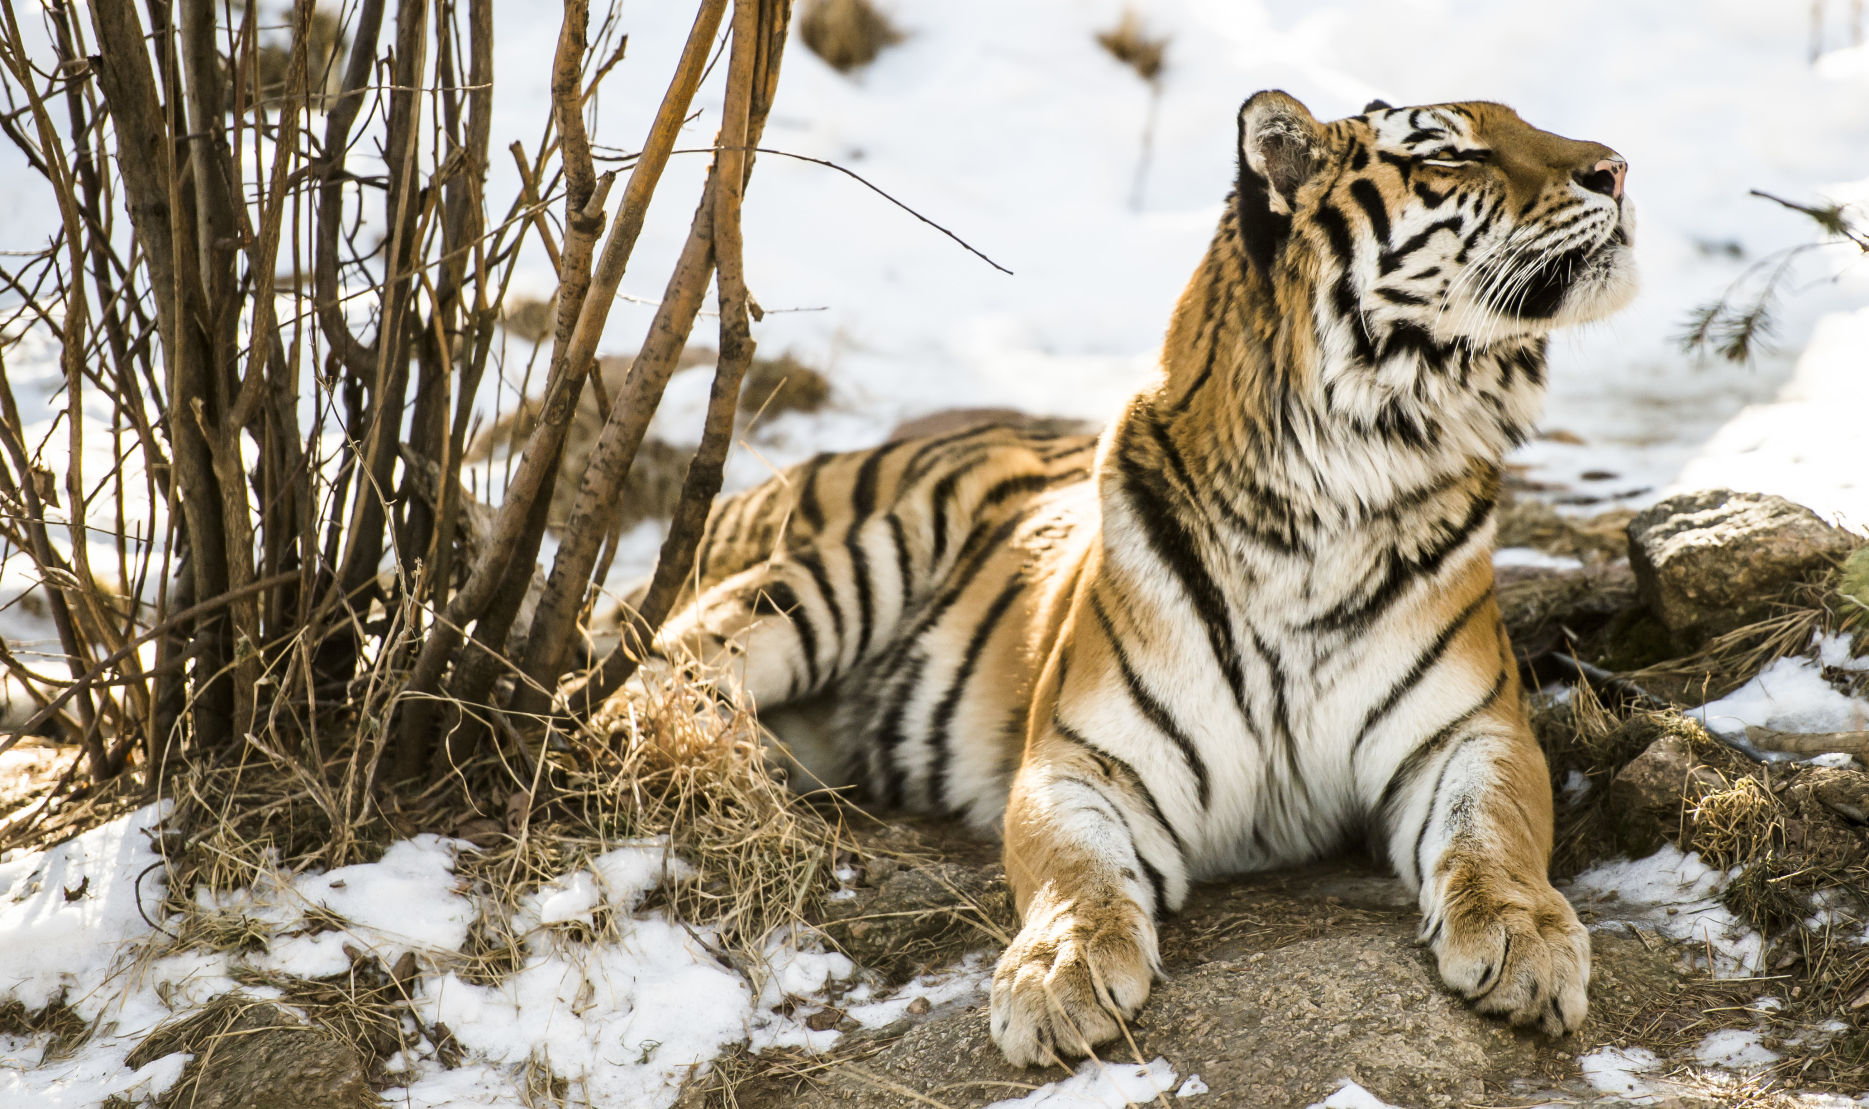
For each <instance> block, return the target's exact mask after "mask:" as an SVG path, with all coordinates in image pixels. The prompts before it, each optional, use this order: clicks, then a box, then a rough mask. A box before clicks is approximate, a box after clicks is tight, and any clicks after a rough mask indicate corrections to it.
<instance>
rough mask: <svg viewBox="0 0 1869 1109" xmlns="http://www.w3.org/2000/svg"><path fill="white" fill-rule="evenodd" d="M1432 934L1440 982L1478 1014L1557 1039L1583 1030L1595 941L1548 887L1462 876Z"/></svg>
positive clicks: (1430, 928)
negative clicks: (1497, 1017)
mask: <svg viewBox="0 0 1869 1109" xmlns="http://www.w3.org/2000/svg"><path fill="white" fill-rule="evenodd" d="M1426 927H1427V938H1428V940H1429V942H1430V944H1431V945H1432V947H1433V950H1434V955H1435V958H1436V959H1437V960H1438V961H1439V963H1440V970H1441V980H1442V981H1443V982H1446V983H1447V985H1448V986H1449V987H1450V988H1452V989H1453V990H1454V991H1455V992H1457V993H1459V994H1460V995H1461V996H1463V997H1465V998H1466V999H1467V1000H1469V1001H1471V1002H1473V1004H1474V1007H1475V1008H1477V1009H1479V1011H1480V1012H1482V1013H1492V1014H1495V1015H1498V1016H1503V1017H1505V1018H1506V1019H1508V1020H1510V1021H1511V1022H1512V1023H1513V1024H1517V1025H1526V1026H1531V1027H1535V1028H1537V1029H1539V1030H1540V1031H1542V1032H1544V1033H1546V1034H1547V1035H1551V1036H1561V1035H1563V1034H1564V1033H1566V1032H1574V1031H1576V1030H1577V1028H1578V1027H1579V1026H1581V1025H1582V1024H1583V1018H1584V1016H1585V1014H1586V1013H1587V1012H1588V1011H1589V1007H1590V1002H1589V997H1588V995H1587V990H1588V988H1589V985H1590V934H1589V933H1588V932H1586V931H1585V930H1584V927H1583V925H1582V924H1580V923H1578V921H1577V914H1576V912H1574V911H1573V910H1572V909H1571V907H1570V902H1568V901H1566V900H1564V898H1563V896H1562V895H1561V894H1559V893H1558V892H1557V891H1556V890H1554V889H1552V888H1551V886H1550V885H1549V884H1548V883H1546V882H1544V881H1542V880H1538V881H1536V882H1535V883H1520V882H1516V881H1512V880H1509V879H1503V880H1502V879H1500V878H1498V877H1497V876H1495V875H1486V874H1483V873H1482V874H1480V875H1472V874H1461V873H1459V872H1458V871H1456V873H1455V874H1454V876H1453V877H1452V878H1451V879H1450V880H1449V882H1448V884H1447V890H1446V892H1445V894H1444V895H1443V896H1442V899H1441V905H1440V909H1439V911H1438V912H1437V913H1436V914H1435V916H1434V917H1433V918H1430V921H1429V922H1428V924H1427V925H1426Z"/></svg>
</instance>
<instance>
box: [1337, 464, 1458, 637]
mask: <svg viewBox="0 0 1869 1109" xmlns="http://www.w3.org/2000/svg"><path fill="white" fill-rule="evenodd" d="M1492 511H1493V498H1492V497H1491V496H1488V495H1480V496H1475V497H1474V498H1473V499H1472V501H1470V502H1469V503H1468V505H1467V514H1466V516H1465V518H1463V519H1462V520H1461V521H1460V522H1459V523H1458V524H1456V525H1455V526H1454V529H1453V531H1452V532H1451V533H1450V534H1448V535H1447V536H1445V537H1444V538H1443V539H1442V540H1441V542H1440V543H1438V544H1436V545H1435V546H1433V547H1430V548H1428V549H1427V550H1425V551H1422V552H1421V553H1419V554H1417V555H1415V556H1414V557H1413V558H1405V557H1403V556H1402V555H1401V554H1400V553H1398V552H1397V551H1396V550H1394V549H1393V548H1391V549H1389V550H1388V551H1386V552H1384V557H1383V561H1384V563H1385V564H1386V566H1385V569H1384V572H1383V576H1382V580H1381V581H1380V582H1378V583H1377V585H1376V588H1375V589H1374V590H1372V591H1371V592H1370V594H1369V596H1367V597H1365V598H1363V599H1362V600H1360V601H1359V600H1355V599H1347V600H1345V601H1343V602H1342V603H1341V604H1339V605H1337V606H1336V607H1335V608H1332V609H1331V610H1330V611H1329V612H1326V613H1325V614H1324V615H1322V616H1320V617H1318V618H1317V619H1315V620H1313V621H1311V622H1310V623H1309V624H1308V625H1306V627H1307V628H1308V629H1310V630H1312V631H1318V630H1324V631H1346V630H1349V629H1351V628H1357V627H1361V626H1363V625H1365V624H1367V623H1368V622H1369V621H1370V620H1373V619H1374V618H1376V617H1377V616H1380V615H1381V614H1382V613H1383V612H1384V611H1386V610H1387V609H1388V607H1389V606H1390V605H1392V604H1394V603H1395V602H1396V600H1397V599H1399V598H1400V596H1401V594H1402V592H1403V590H1404V589H1405V588H1406V587H1407V586H1409V585H1410V584H1412V583H1413V582H1414V581H1415V580H1417V579H1419V578H1427V577H1432V576H1433V575H1434V573H1435V571H1437V570H1439V569H1440V568H1441V563H1443V562H1445V561H1447V557H1448V556H1449V555H1451V554H1453V553H1454V552H1455V551H1457V550H1459V549H1460V548H1461V547H1462V546H1464V545H1465V544H1466V542H1467V540H1469V539H1471V538H1472V537H1473V533H1474V532H1476V531H1478V530H1479V529H1480V527H1481V526H1482V525H1484V524H1485V523H1486V521H1487V519H1488V518H1490V517H1491V515H1492Z"/></svg>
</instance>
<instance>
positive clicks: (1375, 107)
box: [1363, 100, 1395, 115]
mask: <svg viewBox="0 0 1869 1109" xmlns="http://www.w3.org/2000/svg"><path fill="white" fill-rule="evenodd" d="M1393 107H1395V105H1393V104H1391V103H1389V102H1388V101H1387V100H1371V101H1370V102H1369V103H1367V104H1365V105H1363V114H1364V115H1368V114H1369V113H1371V112H1386V111H1388V110H1389V109H1391V108H1393Z"/></svg>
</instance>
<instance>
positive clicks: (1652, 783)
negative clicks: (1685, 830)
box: [1604, 732, 1720, 856]
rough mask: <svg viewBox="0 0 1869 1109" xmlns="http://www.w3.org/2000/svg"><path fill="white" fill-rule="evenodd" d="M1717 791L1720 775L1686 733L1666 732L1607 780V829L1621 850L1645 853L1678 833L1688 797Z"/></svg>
mask: <svg viewBox="0 0 1869 1109" xmlns="http://www.w3.org/2000/svg"><path fill="white" fill-rule="evenodd" d="M1719 787H1720V778H1719V775H1718V774H1716V773H1715V772H1714V771H1713V770H1712V769H1711V768H1709V767H1707V766H1704V765H1702V764H1701V760H1700V758H1699V757H1698V756H1697V755H1696V754H1695V753H1694V746H1693V742H1692V741H1691V740H1690V739H1689V738H1688V737H1687V736H1686V735H1682V734H1679V733H1673V732H1671V733H1668V734H1664V735H1663V736H1661V738H1659V739H1657V740H1655V741H1654V742H1653V743H1651V744H1649V745H1648V749H1647V750H1645V751H1643V752H1642V753H1641V754H1640V755H1637V756H1636V757H1635V758H1634V759H1633V760H1631V761H1630V762H1629V765H1627V766H1625V767H1623V768H1622V770H1621V771H1619V772H1618V773H1617V774H1616V777H1615V778H1614V779H1612V780H1611V781H1610V784H1609V796H1608V798H1607V803H1606V805H1605V806H1604V815H1605V816H1606V818H1607V819H1608V822H1609V825H1610V827H1609V831H1610V833H1611V835H1612V836H1614V838H1615V840H1616V843H1617V845H1618V846H1619V847H1621V848H1623V849H1624V850H1626V851H1628V852H1630V853H1631V854H1633V855H1636V856H1641V855H1647V854H1649V853H1651V852H1653V851H1654V850H1655V849H1656V848H1658V847H1660V846H1661V844H1662V842H1663V841H1664V840H1667V839H1669V838H1671V837H1672V836H1674V835H1675V834H1677V833H1678V832H1679V831H1680V827H1681V808H1682V805H1683V803H1684V802H1685V801H1686V800H1687V799H1688V798H1689V796H1690V795H1694V794H1697V793H1699V792H1701V791H1703V790H1704V789H1718V788H1719Z"/></svg>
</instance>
